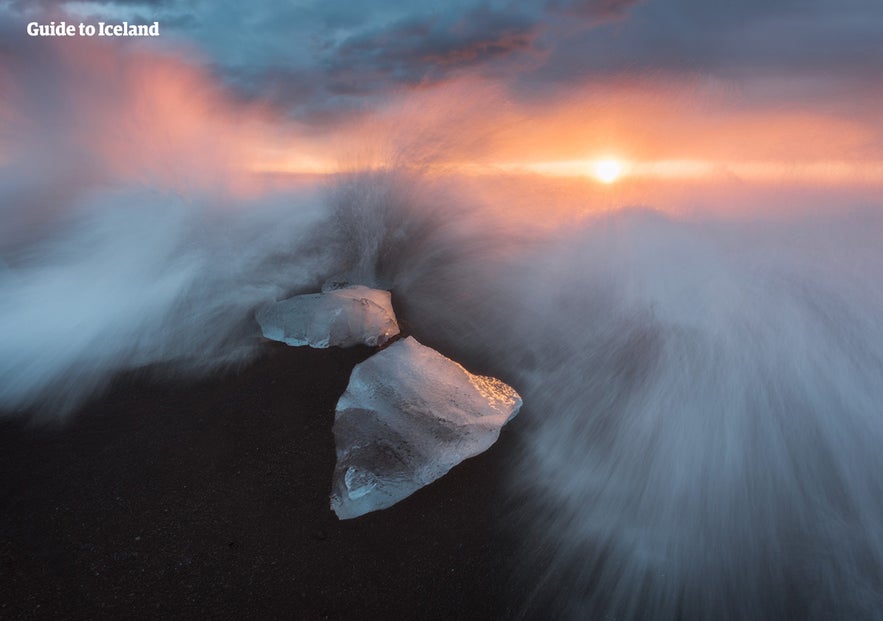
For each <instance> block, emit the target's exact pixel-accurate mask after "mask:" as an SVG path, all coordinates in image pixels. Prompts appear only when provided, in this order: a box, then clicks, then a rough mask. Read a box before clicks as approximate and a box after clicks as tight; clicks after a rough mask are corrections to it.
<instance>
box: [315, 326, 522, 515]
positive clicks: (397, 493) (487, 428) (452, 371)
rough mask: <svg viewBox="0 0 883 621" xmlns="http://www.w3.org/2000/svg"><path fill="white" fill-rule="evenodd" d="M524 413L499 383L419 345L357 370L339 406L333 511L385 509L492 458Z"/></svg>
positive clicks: (409, 342)
mask: <svg viewBox="0 0 883 621" xmlns="http://www.w3.org/2000/svg"><path fill="white" fill-rule="evenodd" d="M520 407H521V397H519V396H518V393H516V392H515V390H513V389H512V388H511V387H510V386H508V385H507V384H505V383H503V382H501V381H500V380H498V379H494V378H491V377H483V376H480V375H473V374H472V373H469V372H468V371H467V370H466V369H464V368H463V367H462V366H460V365H459V364H457V363H456V362H454V361H453V360H450V359H448V358H446V357H444V356H443V355H441V354H440V353H438V352H437V351H435V350H434V349H430V348H429V347H426V346H424V345H421V344H420V343H418V342H417V340H415V339H414V338H413V337H408V338H406V339H403V340H400V341H398V342H396V343H394V344H393V345H391V346H390V347H388V348H387V349H385V350H383V351H381V352H379V353H377V354H375V355H374V356H372V357H371V358H368V359H367V360H366V361H365V362H362V363H361V364H359V365H357V366H356V367H355V369H353V373H352V376H351V377H350V382H349V386H347V389H346V392H345V393H344V394H343V395H342V396H341V398H340V400H339V401H338V402H337V411H336V413H335V418H334V439H335V444H336V449H337V465H336V467H335V470H334V481H333V488H332V492H331V508H332V509H334V511H335V513H337V516H338V517H339V518H340V519H349V518H354V517H358V516H360V515H363V514H365V513H368V512H370V511H376V510H378V509H385V508H387V507H389V506H391V505H393V504H395V503H397V502H398V501H400V500H402V499H403V498H406V497H408V496H410V495H411V494H412V493H414V492H415V491H417V490H418V489H420V488H421V487H423V486H424V485H427V484H428V483H431V482H432V481H434V480H436V479H438V478H439V477H441V476H443V475H444V474H445V473H446V472H448V470H450V469H451V468H452V467H454V466H455V465H457V464H458V463H460V462H461V461H463V460H464V459H467V458H469V457H472V456H474V455H478V454H479V453H481V452H483V451H485V450H487V449H488V448H489V447H490V446H491V445H492V444H493V443H494V442H495V441H496V440H497V438H498V437H499V435H500V428H501V427H502V426H503V425H505V424H506V423H507V422H508V421H509V420H510V419H511V418H512V417H513V416H515V414H516V413H517V412H518V409H519V408H520Z"/></svg>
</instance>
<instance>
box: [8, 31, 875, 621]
mask: <svg viewBox="0 0 883 621" xmlns="http://www.w3.org/2000/svg"><path fill="white" fill-rule="evenodd" d="M46 50H48V48H45V49H44V51H43V52H41V54H43V56H39V55H37V56H34V57H33V58H31V59H29V60H27V61H25V60H21V61H20V63H21V64H20V66H18V65H15V64H7V65H5V66H4V71H3V72H2V73H0V86H3V87H4V99H3V100H2V101H0V121H2V122H3V125H2V129H3V131H2V132H0V217H2V223H0V412H2V416H4V417H9V416H17V417H29V418H31V419H32V420H34V421H35V422H39V423H44V424H45V423H61V424H63V422H64V421H65V420H67V417H69V416H71V415H73V414H74V413H75V412H76V410H77V408H78V407H80V406H82V405H83V404H84V403H86V402H87V401H88V400H89V399H93V398H98V397H100V395H101V391H102V390H103V389H104V388H105V387H106V385H107V384H108V382H109V381H110V380H111V378H112V377H113V376H114V374H115V373H118V372H121V371H125V370H131V369H142V368H150V369H152V370H153V371H154V372H164V373H172V374H175V375H182V374H183V375H187V374H193V375H199V374H206V373H214V372H217V371H218V370H219V369H222V368H226V367H229V366H231V365H232V366H236V365H244V364H247V363H248V361H249V360H250V359H251V357H252V356H253V355H254V354H255V353H256V351H257V347H258V342H259V341H258V336H259V331H258V328H257V324H256V322H255V321H254V318H253V314H254V310H255V308H257V307H258V306H260V305H262V304H264V303H265V302H268V301H271V300H275V299H280V298H283V297H287V296H289V295H292V294H295V293H301V292H310V291H317V290H318V289H319V287H320V286H321V284H322V283H323V282H325V281H326V280H328V279H332V278H333V279H335V280H348V281H350V282H352V283H357V284H364V285H369V286H375V287H381V288H387V289H390V290H391V291H392V293H393V303H394V305H395V307H396V311H397V313H398V314H399V317H400V319H401V320H402V323H403V325H404V326H405V327H406V329H407V331H408V332H409V333H410V334H411V335H413V336H415V337H416V338H417V339H418V340H419V341H421V342H422V343H425V344H427V345H430V346H433V347H435V348H437V349H439V350H440V351H441V352H442V353H444V354H445V355H448V356H450V357H452V358H454V359H456V360H459V361H462V362H463V363H464V364H466V366H467V367H469V368H470V369H471V370H474V371H477V372H480V373H484V374H493V375H496V376H498V377H500V378H501V379H502V380H504V381H506V382H507V383H509V384H510V385H512V386H513V387H514V388H516V390H517V391H518V392H519V393H520V394H521V395H522V397H523V399H524V404H525V405H524V409H523V410H522V413H521V414H520V415H519V417H518V419H517V420H516V421H515V422H514V423H513V425H511V429H510V428H507V429H506V430H504V433H511V434H517V436H518V446H519V456H518V459H517V461H516V463H515V464H513V466H512V468H511V470H510V472H509V474H508V477H507V481H505V484H506V488H507V490H508V493H509V494H510V496H511V497H512V498H513V499H516V500H517V502H516V503H514V504H516V505H517V506H518V507H520V509H519V511H518V515H517V517H518V519H519V523H520V524H521V527H520V528H521V535H522V540H523V542H524V544H523V547H522V548H521V549H519V550H515V551H513V552H514V553H515V556H516V559H517V561H516V565H517V568H516V571H515V575H514V577H513V580H515V581H516V582H518V583H519V585H520V586H519V588H518V589H517V590H518V591H519V592H520V593H522V594H523V596H522V599H521V600H520V601H518V602H517V604H516V605H515V608H516V609H518V610H521V611H523V615H524V616H525V617H527V618H573V619H663V620H664V619H782V618H799V619H874V618H879V617H881V616H883V613H881V611H883V520H881V516H883V451H881V449H880V447H881V446H883V278H881V276H880V275H881V274H883V244H880V239H881V237H883V236H881V234H883V205H881V204H880V200H879V196H880V194H879V188H877V189H875V188H865V189H859V190H856V191H852V190H851V189H849V188H847V189H844V190H843V191H839V190H837V189H836V188H835V189H831V188H826V189H824V191H816V189H815V188H806V187H798V186H796V185H792V186H776V187H762V188H753V189H752V188H746V187H744V184H741V185H740V184H732V183H729V182H727V183H723V182H722V183H721V184H720V186H719V187H718V186H715V187H714V188H712V190H711V191H709V190H708V188H707V187H706V188H704V189H702V188H699V187H696V188H694V187H689V188H687V189H686V190H684V191H681V192H680V193H678V194H677V195H676V196H675V198H674V199H672V198H671V197H670V195H668V194H666V188H663V187H659V188H655V189H654V188H652V187H651V188H648V189H647V190H646V191H644V192H642V193H641V199H640V200H635V199H633V198H630V199H628V200H624V199H623V200H620V199H617V198H616V195H615V194H611V193H607V194H603V195H602V194H598V193H597V192H594V193H592V192H588V193H586V194H585V196H584V197H582V198H580V197H579V196H577V197H576V198H574V197H571V198H566V197H567V196H569V194H568V193H567V192H563V193H556V192H555V191H553V190H554V188H550V187H549V182H548V181H546V180H539V179H537V178H527V179H514V178H508V177H504V176H502V175H497V176H494V175H487V176H485V177H483V178H476V177H475V176H473V177H470V178H468V179H467V178H459V177H457V176H456V175H454V174H453V173H451V172H450V171H449V172H448V174H446V175H442V174H438V173H437V171H436V172H433V170H432V169H431V166H424V169H423V171H422V172H420V171H415V170H414V169H413V167H411V166H409V165H408V161H409V160H408V159H407V158H405V159H404V160H402V158H400V159H399V160H398V161H400V162H402V161H404V163H401V164H399V165H397V166H387V167H386V168H374V169H373V170H369V171H367V172H351V173H347V174H339V175H336V176H333V177H328V178H325V179H323V180H320V181H316V182H314V183H312V184H301V185H299V186H298V187H287V186H286V184H284V183H280V184H278V185H275V186H272V187H269V189H268V187H264V186H262V185H261V184H257V185H252V184H251V183H250V182H245V181H243V180H239V179H237V178H232V177H231V176H230V175H229V171H230V170H231V164H237V163H241V162H238V159H237V158H239V157H244V158H245V159H246V160H248V158H250V157H251V156H253V155H254V151H253V149H252V147H253V146H254V144H256V139H255V135H263V134H262V132H263V130H262V129H260V127H259V126H260V122H262V121H261V119H262V116H261V114H258V113H254V114H250V115H246V114H244V113H242V111H241V110H239V109H238V108H236V107H235V106H232V105H230V104H224V102H223V101H222V100H221V101H220V103H219V99H218V96H217V93H216V92H215V91H216V90H217V89H216V88H215V87H214V86H212V84H211V83H208V82H206V81H205V80H204V79H203V78H201V77H200V76H199V75H195V74H193V72H192V71H190V70H188V69H186V68H182V67H180V66H179V65H177V64H175V63H169V62H165V61H158V60H157V59H154V58H146V59H144V58H140V57H138V56H137V55H136V56H134V57H131V58H130V57H124V56H121V55H120V56H107V55H97V56H87V57H86V58H84V59H79V60H77V59H76V58H74V59H73V61H72V62H74V67H73V69H71V68H70V67H66V66H65V65H64V62H66V60H67V59H69V58H71V57H70V56H69V55H61V56H60V57H52V56H51V53H50V52H49V51H46ZM46 55H48V56H46ZM108 59H114V60H108ZM83 67H87V68H88V67H93V68H95V67H97V68H98V69H100V71H98V72H97V73H96V71H93V70H89V71H85V70H83ZM47 75H48V76H49V77H50V78H51V79H47V78H46V76H47ZM107 75H112V76H116V77H117V78H118V79H116V80H107V78H106V76H107ZM10 76H11V78H10ZM90 76H91V77H90ZM13 87H14V88H13ZM244 118H247V119H252V120H254V123H255V127H252V126H248V127H243V126H242V123H239V122H234V121H239V120H241V119H244ZM404 125H405V126H406V127H407V123H404ZM108 129H110V130H112V131H108ZM234 130H235V131H234ZM257 143H260V140H257ZM418 146H419V145H418ZM417 151H419V149H417ZM413 153H414V148H411V150H410V151H409V154H410V155H409V157H410V156H413ZM234 155H235V156H236V157H233V156H234ZM418 159H420V158H418ZM430 159H431V158H430ZM430 159H421V162H423V163H425V162H427V161H430ZM232 168H235V166H232ZM238 181H242V183H238ZM671 183H674V182H671ZM271 185H272V184H271ZM501 188H502V189H501ZM693 190H695V191H696V193H695V194H694V193H692V192H693Z"/></svg>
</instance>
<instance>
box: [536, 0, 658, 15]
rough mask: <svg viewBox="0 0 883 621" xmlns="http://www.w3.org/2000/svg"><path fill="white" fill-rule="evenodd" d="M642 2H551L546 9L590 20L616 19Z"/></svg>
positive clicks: (568, 0)
mask: <svg viewBox="0 0 883 621" xmlns="http://www.w3.org/2000/svg"><path fill="white" fill-rule="evenodd" d="M640 1H641V0H550V1H549V3H548V4H547V5H546V8H547V9H549V10H550V11H553V12H561V13H568V14H571V15H577V16H581V17H587V18H590V19H616V18H620V17H623V16H625V15H626V13H627V12H628V10H629V9H630V8H631V7H632V6H633V5H635V4H637V3H638V2H640Z"/></svg>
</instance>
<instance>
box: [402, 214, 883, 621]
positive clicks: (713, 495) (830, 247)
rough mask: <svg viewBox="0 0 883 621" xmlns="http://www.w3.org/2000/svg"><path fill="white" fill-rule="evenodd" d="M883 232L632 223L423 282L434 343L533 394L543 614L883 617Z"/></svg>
mask: <svg viewBox="0 0 883 621" xmlns="http://www.w3.org/2000/svg"><path fill="white" fill-rule="evenodd" d="M881 229H883V217H881V212H880V211H879V210H878V211H867V210H866V211H862V212H858V211H857V212H844V213H840V214H834V215H830V216H828V217H820V216H817V217H813V218H810V219H808V220H801V219H800V217H799V216H789V217H787V218H785V219H784V220H781V221H778V222H777V221H773V220H772V219H770V220H769V221H767V222H754V223H747V222H741V223H740V222H738V221H729V222H727V221H718V222H699V221H695V220H694V221H684V220H673V219H669V218H667V217H664V216H660V215H658V214H655V213H652V212H642V211H632V212H629V211H624V212H618V213H615V214H611V215H606V216H603V217H598V218H595V219H592V220H589V221H587V222H586V223H585V225H584V226H582V227H580V228H577V229H573V228H570V229H569V230H568V231H567V232H566V233H560V234H558V235H554V236H552V237H551V238H549V239H546V240H540V241H538V242H537V244H538V246H534V247H532V248H531V249H530V250H528V251H513V255H512V258H511V260H510V261H506V262H504V263H503V264H501V263H500V262H499V260H498V259H497V255H498V252H496V250H495V249H497V248H499V247H501V246H503V247H507V248H509V250H510V251H512V246H511V244H506V243H505V241H504V240H499V239H497V240H494V239H493V234H491V236H490V239H488V238H487V237H486V238H484V240H483V241H484V243H485V244H486V248H487V249H488V252H487V259H488V260H487V261H483V260H481V257H480V256H466V257H465V258H464V257H463V256H462V254H461V253H460V252H459V251H458V250H454V249H453V248H452V249H451V250H450V252H449V256H448V260H439V261H437V262H435V263H434V264H433V266H432V267H431V269H429V270H426V269H423V270H422V271H420V272H418V273H412V272H410V271H409V269H408V265H409V264H410V265H412V264H413V263H412V262H409V264H406V265H404V266H403V271H402V272H403V273H401V274H399V277H398V278H399V280H398V282H401V283H403V291H402V292H401V293H402V295H403V297H404V298H405V299H406V301H407V307H408V313H407V316H406V320H407V321H409V322H410V323H411V325H412V327H413V330H414V332H415V334H418V335H420V334H421V333H425V334H432V335H434V337H435V338H436V339H440V340H442V341H444V342H446V347H448V348H452V349H453V350H454V352H453V353H457V354H458V355H461V356H473V357H477V358H478V359H480V360H483V361H484V363H485V364H486V365H487V367H486V368H487V369H488V370H490V371H491V372H493V373H495V374H497V375H499V376H501V377H502V378H503V379H504V380H505V381H507V382H510V383H512V384H513V385H514V386H515V387H516V388H517V389H518V390H520V391H521V393H522V395H523V396H524V400H525V404H526V406H525V407H526V414H527V416H526V417H525V421H526V423H527V425H528V428H527V429H526V430H525V438H524V445H525V447H526V449H527V455H526V458H525V459H524V460H523V461H522V462H521V465H520V466H519V467H518V468H517V470H516V471H515V472H513V473H512V475H511V481H510V482H511V484H512V488H513V490H515V492H516V493H518V494H525V495H527V496H528V497H529V499H530V502H529V506H530V507H532V508H531V509H530V510H529V512H528V517H529V520H530V523H531V524H532V529H533V533H534V539H533V541H532V542H531V544H530V545H529V546H528V547H531V548H533V549H534V550H537V549H540V550H546V551H547V552H546V553H544V554H543V556H544V557H546V556H547V555H551V561H549V562H548V563H547V564H545V565H542V564H541V563H540V561H539V560H538V559H536V558H534V559H533V561H534V562H535V563H537V564H538V565H539V566H541V567H543V569H544V570H545V572H546V574H545V575H546V576H547V580H546V582H545V583H544V584H541V585H540V586H539V587H538V588H537V589H536V590H535V591H534V592H533V594H532V599H531V600H529V601H528V602H527V605H528V609H527V614H528V616H533V615H535V616H537V617H538V618H540V617H544V616H546V615H549V614H551V615H552V616H553V617H558V616H564V617H568V618H575V619H577V618H580V619H581V618H616V619H631V618H652V619H678V618H685V619H708V618H715V619H721V618H733V619H737V618H738V619H745V618H752V619H758V618H770V619H773V618H816V619H828V618H850V619H857V618H862V619H865V618H876V617H877V616H878V615H879V611H880V610H883V590H881V587H883V583H881V578H883V526H881V524H880V521H879V516H880V515H881V514H883V513H881V511H883V452H881V451H880V450H879V447H880V446H881V445H883V405H881V404H883V281H881V279H880V277H879V274H881V273H883V247H881V246H880V244H879V239H880V233H881ZM472 247H473V248H474V245H473V246H472ZM424 267H425V266H424ZM439 283H441V286H438V284H439ZM439 330H443V331H444V332H445V334H444V335H441V334H439ZM448 351H451V349H448ZM529 559H530V555H528V558H526V559H523V560H529ZM536 568H537V567H536V566H535V567H534V569H536Z"/></svg>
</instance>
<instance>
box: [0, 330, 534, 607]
mask: <svg viewBox="0 0 883 621" xmlns="http://www.w3.org/2000/svg"><path fill="white" fill-rule="evenodd" d="M370 353H371V350H370V349H368V348H352V349H327V350H315V349H309V348H289V347H286V346H284V345H277V344H269V343H267V344H264V345H263V346H262V354H261V356H260V357H259V358H258V359H257V360H255V361H254V362H253V363H252V364H251V365H249V366H248V367H246V368H244V369H242V370H241V371H240V372H238V373H227V374H222V375H219V376H215V377H211V378H207V379H203V380H198V381H186V382H185V381H168V380H156V379H148V378H145V377H144V376H143V375H139V374H129V375H126V376H124V377H120V378H118V379H117V380H115V381H114V384H113V386H112V387H111V389H110V390H109V391H108V393H107V394H105V395H104V396H103V397H101V398H99V399H97V400H94V401H92V402H90V403H89V404H88V405H86V406H85V407H84V408H82V409H81V410H80V411H79V412H78V413H76V414H75V415H74V416H73V418H72V419H71V420H70V421H69V422H68V423H67V424H66V425H65V426H64V427H62V428H58V429H56V428H53V427H39V426H38V427H33V426H29V425H28V423H27V422H26V421H25V420H23V419H19V420H16V419H11V420H4V421H2V422H0V463H2V472H3V473H4V474H3V478H4V480H5V483H4V485H3V490H4V491H3V492H2V495H0V506H2V511H0V524H2V526H0V533H2V535H0V567H2V572H0V573H2V584H3V585H4V586H3V588H2V591H3V595H2V596H0V613H2V616H4V618H58V617H68V618H109V617H115V616H119V615H124V616H147V617H157V616H161V617H164V618H165V617H188V616H194V615H200V616H210V617H212V618H218V617H220V618H248V617H257V618H261V617H267V616H271V617H289V618H303V619H347V618H358V617H362V618H364V617H365V616H376V615H380V617H387V618H389V617H404V618H407V617H415V616H419V618H422V619H450V618H458V619H486V618H508V617H512V616H514V613H513V610H511V609H510V608H509V607H510V606H512V605H513V599H512V597H511V596H510V593H509V590H510V589H511V587H510V586H509V584H510V580H509V579H508V578H507V576H508V575H509V574H510V571H511V570H512V568H513V566H514V563H513V562H512V557H513V555H514V553H515V551H516V548H517V547H518V544H517V538H516V535H515V532H514V529H513V528H511V527H509V526H506V524H508V523H509V522H510V520H509V517H508V513H509V510H508V509H507V507H506V504H507V503H506V501H505V498H504V492H503V490H502V487H503V486H502V484H501V480H502V476H503V474H504V472H505V469H506V467H505V463H506V462H507V460H508V459H510V458H511V453H512V449H513V448H514V447H515V444H516V443H517V440H516V438H515V437H514V434H513V433H512V430H511V429H510V430H509V433H506V432H504V433H503V434H501V437H500V440H499V441H498V442H497V443H496V444H495V445H494V446H492V447H491V448H490V449H489V450H488V451H487V452H485V453H483V454H481V455H478V456H476V457H473V458H471V459H469V460H466V461H465V462H463V463H462V464H460V465H458V466H456V467H455V468H453V469H452V470H451V471H450V472H449V473H448V474H447V475H446V476H444V477H442V478H441V479H440V480H438V481H436V482H434V483H433V484H431V485H429V486H427V487H425V488H423V489H421V490H419V491H417V492H416V493H415V494H414V495H412V496H411V497H409V498H407V499H405V500H403V501H402V502H401V503H399V504H397V505H395V506H393V507H390V508H389V509H385V510H383V511H378V512H375V513H371V514H368V515H365V516H362V517H360V518H357V519H354V520H347V521H339V520H338V519H337V518H336V516H335V515H334V514H333V512H332V511H331V509H330V507H329V501H328V494H329V491H330V487H331V475H332V471H333V468H334V460H335V457H334V438H333V435H332V430H331V426H332V422H333V416H334V406H335V404H336V402H337V399H338V397H339V396H340V394H341V393H342V392H343V390H344V389H345V387H346V384H347V381H348V378H349V373H350V371H351V370H352V367H353V366H355V364H357V363H358V362H360V361H361V360H362V359H364V358H366V357H367V356H368V355H369V354H370ZM380 617H378V618H380Z"/></svg>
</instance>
